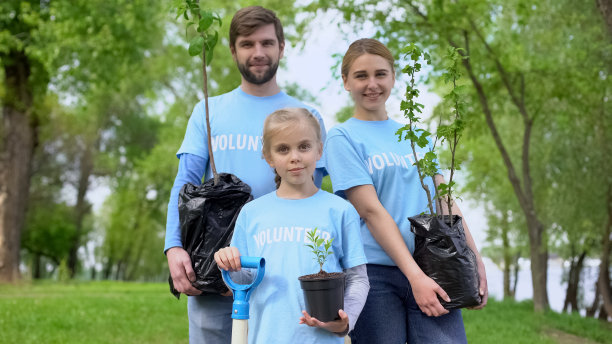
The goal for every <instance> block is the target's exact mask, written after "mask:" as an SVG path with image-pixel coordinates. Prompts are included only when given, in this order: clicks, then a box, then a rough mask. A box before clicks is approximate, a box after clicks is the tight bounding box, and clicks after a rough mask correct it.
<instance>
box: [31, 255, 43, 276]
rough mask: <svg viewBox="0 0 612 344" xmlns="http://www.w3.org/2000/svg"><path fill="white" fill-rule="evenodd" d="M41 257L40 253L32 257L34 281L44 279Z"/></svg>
mask: <svg viewBox="0 0 612 344" xmlns="http://www.w3.org/2000/svg"><path fill="white" fill-rule="evenodd" d="M41 260H42V258H41V255H40V254H38V253H34V256H33V257H32V278H33V279H41V278H42V272H41V268H42V266H41V264H42V263H41Z"/></svg>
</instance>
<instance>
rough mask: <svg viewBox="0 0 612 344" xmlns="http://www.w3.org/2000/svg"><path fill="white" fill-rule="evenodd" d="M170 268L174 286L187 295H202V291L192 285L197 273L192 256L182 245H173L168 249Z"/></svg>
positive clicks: (167, 255)
mask: <svg viewBox="0 0 612 344" xmlns="http://www.w3.org/2000/svg"><path fill="white" fill-rule="evenodd" d="M166 257H167V258H168V268H170V276H171V277H172V283H174V288H176V290H177V291H178V292H180V293H183V294H185V295H192V296H193V295H200V294H202V292H201V291H200V290H198V289H196V288H194V287H193V286H192V285H191V282H195V280H196V275H195V272H194V271H193V268H192V267H191V258H189V254H188V253H187V251H185V250H184V249H183V248H182V247H172V248H171V249H169V250H168V251H166Z"/></svg>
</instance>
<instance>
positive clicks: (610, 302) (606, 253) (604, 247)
mask: <svg viewBox="0 0 612 344" xmlns="http://www.w3.org/2000/svg"><path fill="white" fill-rule="evenodd" d="M606 200H607V202H608V204H607V205H608V207H607V208H608V223H607V224H606V228H605V229H604V233H603V236H602V238H601V258H600V264H599V278H598V281H599V284H598V287H599V288H598V289H599V292H600V294H601V299H602V301H603V306H602V307H603V308H604V309H605V310H606V314H612V290H611V289H612V288H610V246H611V244H610V234H612V185H608V195H607V199H606Z"/></svg>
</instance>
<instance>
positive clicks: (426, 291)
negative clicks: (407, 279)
mask: <svg viewBox="0 0 612 344" xmlns="http://www.w3.org/2000/svg"><path fill="white" fill-rule="evenodd" d="M410 285H411V286H412V294H413V295H414V299H415V301H416V303H417V305H418V306H419V308H420V309H421V311H422V312H423V313H425V314H427V315H428V316H430V317H431V316H434V317H437V316H440V315H444V314H447V313H448V310H447V309H446V308H444V307H442V304H441V303H440V301H439V300H438V296H437V295H440V297H441V298H442V300H444V301H446V302H450V297H448V294H446V292H445V291H444V289H442V287H440V286H439V285H438V283H436V282H435V281H434V280H432V279H431V278H429V277H428V276H427V275H425V274H423V275H422V276H421V277H420V278H417V279H415V282H414V283H413V282H411V283H410Z"/></svg>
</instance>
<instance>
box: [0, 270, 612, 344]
mask: <svg viewBox="0 0 612 344" xmlns="http://www.w3.org/2000/svg"><path fill="white" fill-rule="evenodd" d="M531 309H532V305H531V304H530V303H529V302H521V303H515V302H495V301H490V302H489V305H488V306H487V307H486V308H485V309H484V310H482V311H464V312H463V316H464V319H465V326H466V331H467V335H468V340H469V342H470V343H493V344H504V343H512V344H517V343H529V344H532V343H564V344H565V343H574V342H575V343H580V342H582V339H585V340H586V338H588V339H590V343H611V344H612V326H610V325H609V324H603V323H601V322H600V321H597V320H593V319H583V318H580V317H579V316H568V315H564V314H556V313H547V314H544V315H535V314H534V313H533V312H532V311H531ZM296 319H297V318H296ZM551 332H552V333H553V335H551ZM559 333H560V334H562V335H565V334H568V336H567V337H570V339H571V338H572V337H573V336H570V335H569V334H573V335H576V336H579V337H581V338H578V341H576V340H575V339H574V341H573V342H572V341H571V340H570V341H567V340H566V341H559V339H558V338H557V337H558V336H555V335H558V334H559ZM574 338H575V337H574ZM0 343H3V344H4V343H36V344H40V343H187V314H186V299H185V298H184V297H182V298H181V300H180V301H177V300H176V299H175V298H174V297H173V296H172V295H171V294H170V293H169V292H168V286H167V285H166V284H162V283H122V282H87V283H86V282H83V283H72V284H56V283H51V282H42V283H34V284H23V285H20V286H0Z"/></svg>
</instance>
